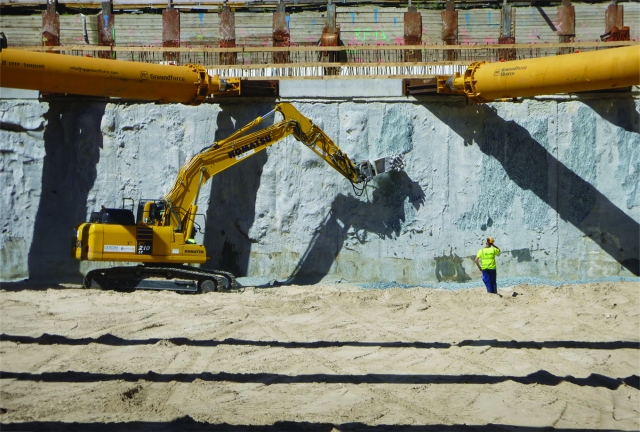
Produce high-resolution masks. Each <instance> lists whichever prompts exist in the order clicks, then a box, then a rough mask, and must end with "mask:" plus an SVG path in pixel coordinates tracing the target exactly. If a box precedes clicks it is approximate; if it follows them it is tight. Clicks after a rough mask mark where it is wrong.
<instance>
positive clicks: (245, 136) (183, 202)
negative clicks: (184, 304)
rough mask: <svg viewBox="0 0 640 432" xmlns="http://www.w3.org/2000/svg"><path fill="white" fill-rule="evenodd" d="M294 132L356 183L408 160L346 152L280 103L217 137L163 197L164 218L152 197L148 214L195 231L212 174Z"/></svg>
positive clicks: (182, 229) (160, 222)
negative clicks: (276, 118)
mask: <svg viewBox="0 0 640 432" xmlns="http://www.w3.org/2000/svg"><path fill="white" fill-rule="evenodd" d="M276 112H279V113H281V114H282V116H283V117H284V119H283V120H282V121H280V122H278V123H275V124H273V125H272V126H269V127H267V128H264V129H261V130H259V131H256V132H253V133H247V132H248V131H249V130H250V129H252V128H254V127H256V126H258V125H259V124H261V123H262V122H263V121H264V119H265V118H267V117H269V116H271V115H274V114H275V113H276ZM290 135H292V136H293V137H294V138H296V140H298V141H300V142H301V143H303V144H305V145H306V146H307V147H309V148H310V149H311V150H312V151H313V152H315V153H316V154H317V155H318V156H320V157H321V158H322V159H323V160H324V161H325V162H326V163H327V164H329V165H330V166H331V167H332V168H334V169H335V170H336V171H338V172H339V173H340V174H342V175H343V176H344V177H345V178H346V179H347V180H349V181H350V182H351V183H353V184H358V183H363V182H367V181H369V180H371V178H373V177H374V176H376V175H378V174H382V173H383V172H388V171H390V170H396V171H399V170H401V169H402V168H403V166H404V162H403V159H402V156H401V155H395V156H392V157H388V158H382V159H378V160H376V161H369V160H365V161H361V162H358V163H354V162H353V161H352V160H351V159H349V157H348V156H347V154H346V153H343V152H342V150H340V148H339V147H338V146H337V145H336V144H335V143H334V142H333V141H332V140H331V138H329V137H328V136H327V135H326V134H325V133H324V131H322V129H320V128H319V127H318V126H317V125H315V124H313V122H312V121H311V120H310V119H308V118H307V117H305V116H303V115H302V114H300V112H299V111H298V110H297V109H296V108H295V107H294V106H293V105H291V104H289V103H280V104H278V105H276V107H275V109H274V110H272V111H270V112H269V113H267V114H266V115H264V116H262V117H258V118H256V119H255V120H253V121H252V122H251V123H249V124H247V125H246V126H244V127H242V128H241V129H239V130H238V131H236V132H234V133H233V134H232V135H231V136H229V137H227V138H225V139H223V140H220V141H217V142H215V143H213V145H211V146H210V147H207V148H205V149H203V150H202V151H200V153H198V154H196V155H195V156H194V157H193V158H192V159H191V160H190V161H189V162H188V163H187V164H186V165H185V166H184V167H183V168H182V169H181V170H180V172H179V173H178V176H177V178H176V182H175V184H174V186H173V188H172V189H171V190H170V191H169V192H168V193H167V194H166V195H165V197H164V198H163V199H162V201H163V202H164V211H163V212H162V217H161V218H160V219H159V220H154V221H152V219H153V218H152V217H151V215H152V214H153V211H152V206H153V204H152V203H147V207H145V209H144V213H143V217H144V218H146V219H148V220H149V222H153V223H154V224H157V225H161V226H172V227H174V229H175V230H176V231H179V232H185V234H186V235H187V236H191V234H192V229H193V224H194V218H195V214H196V212H197V205H196V202H197V200H198V195H199V192H200V189H201V188H202V186H203V185H204V183H206V182H207V180H209V179H210V178H211V177H213V176H214V175H216V174H218V173H220V172H221V171H224V170H225V169H227V168H230V167H232V166H233V165H236V164H238V163H240V162H241V161H243V160H245V159H246V158H248V157H251V156H252V155H255V154H257V153H258V152H260V151H262V150H264V149H266V148H268V147H270V146H272V145H273V144H275V143H277V142H279V141H281V140H282V139H284V138H286V137H288V136H290Z"/></svg>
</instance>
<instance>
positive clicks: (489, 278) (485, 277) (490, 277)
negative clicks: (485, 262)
mask: <svg viewBox="0 0 640 432" xmlns="http://www.w3.org/2000/svg"><path fill="white" fill-rule="evenodd" d="M482 282H484V284H485V286H486V287H487V292H488V293H489V294H498V284H497V282H496V269H486V270H482Z"/></svg>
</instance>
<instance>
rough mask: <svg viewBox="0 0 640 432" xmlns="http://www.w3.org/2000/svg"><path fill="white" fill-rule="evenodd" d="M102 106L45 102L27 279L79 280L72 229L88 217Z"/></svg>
mask: <svg viewBox="0 0 640 432" xmlns="http://www.w3.org/2000/svg"><path fill="white" fill-rule="evenodd" d="M105 106H106V103H102V102H93V103H87V102H86V101H85V102H68V101H64V102H56V101H50V102H49V111H48V112H47V114H46V115H45V116H44V117H45V119H46V121H47V125H46V128H45V131H44V146H45V152H46V154H45V157H44V162H43V168H42V190H41V194H40V202H39V203H38V211H37V213H36V219H35V224H34V230H33V240H32V242H31V248H30V249H29V258H28V261H29V262H28V266H29V279H30V280H34V281H38V280H42V279H44V278H46V279H48V280H49V281H51V280H55V281H57V282H75V283H78V282H79V281H81V280H82V275H81V274H80V262H79V261H76V260H75V259H73V258H72V257H71V250H72V249H71V247H72V245H71V240H72V230H73V228H74V227H75V225H76V224H78V223H80V222H83V221H85V220H86V218H87V205H88V202H87V200H88V196H89V192H90V191H91V188H92V187H93V185H94V183H95V181H96V178H97V165H98V161H99V160H100V149H101V148H102V146H103V140H102V132H101V130H100V123H101V121H102V118H103V116H104V112H105ZM78 113H80V114H78Z"/></svg>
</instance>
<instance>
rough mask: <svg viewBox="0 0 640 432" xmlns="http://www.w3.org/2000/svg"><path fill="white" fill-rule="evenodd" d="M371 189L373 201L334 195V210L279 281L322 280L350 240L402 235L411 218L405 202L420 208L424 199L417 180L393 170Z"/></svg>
mask: <svg viewBox="0 0 640 432" xmlns="http://www.w3.org/2000/svg"><path fill="white" fill-rule="evenodd" d="M371 189H373V192H370V193H371V196H370V198H371V199H370V201H364V200H362V199H361V198H357V197H354V196H351V195H344V194H338V195H337V196H336V197H335V199H334V200H333V202H332V203H331V210H330V211H329V213H328V214H327V215H326V217H325V219H324V221H323V222H322V224H321V225H320V226H319V227H318V228H317V229H316V231H315V233H314V235H313V237H312V239H311V241H310V242H309V245H308V246H307V249H306V250H305V251H304V252H303V254H302V256H301V258H300V260H299V261H298V264H297V265H296V267H295V269H294V270H293V272H292V273H291V276H289V278H288V279H287V280H286V281H284V282H280V283H279V284H284V285H288V284H298V285H300V284H315V283H318V282H320V281H321V280H322V279H323V278H324V277H325V276H326V275H327V274H328V273H329V270H330V269H331V266H332V265H333V263H334V261H335V260H336V257H337V256H338V254H339V253H340V251H341V250H342V249H343V248H344V247H345V244H346V243H347V241H349V240H352V241H355V242H357V243H359V244H364V243H366V242H367V240H368V237H369V236H371V235H374V236H378V237H380V238H391V237H393V236H398V235H400V233H401V231H402V227H403V225H404V224H405V223H406V222H407V221H408V219H409V215H407V214H406V210H405V202H408V203H409V204H410V205H411V206H413V208H414V209H415V210H418V209H419V208H420V207H421V206H422V205H423V204H424V200H425V195H424V192H423V191H422V188H421V187H420V185H419V184H418V182H415V181H413V180H411V179H410V178H409V176H408V175H407V173H406V172H404V171H401V172H395V171H392V172H389V173H388V174H385V175H384V176H381V177H378V178H377V180H376V185H375V186H374V187H373V188H371V187H370V188H368V189H367V191H369V190H371ZM360 247H363V246H360ZM364 247H366V246H364Z"/></svg>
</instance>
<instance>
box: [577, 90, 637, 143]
mask: <svg viewBox="0 0 640 432" xmlns="http://www.w3.org/2000/svg"><path fill="white" fill-rule="evenodd" d="M594 93H598V92H594ZM603 93H605V94H606V95H607V96H610V91H609V90H606V91H603ZM620 93H621V95H620V96H618V97H616V98H615V99H613V98H611V99H609V104H604V103H603V102H602V99H601V98H594V97H593V96H591V95H581V94H577V95H576V96H577V97H578V100H579V101H580V102H582V103H583V104H585V105H587V106H588V107H589V108H591V109H592V110H593V112H595V113H596V114H598V115H599V116H600V117H602V118H603V119H604V120H606V121H608V122H609V123H611V124H612V125H614V126H617V127H619V128H621V129H624V130H625V131H627V132H634V133H640V113H638V111H636V103H635V99H634V98H633V97H632V96H631V95H630V94H628V92H627V91H626V90H625V92H622V91H621V92H620Z"/></svg>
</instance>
